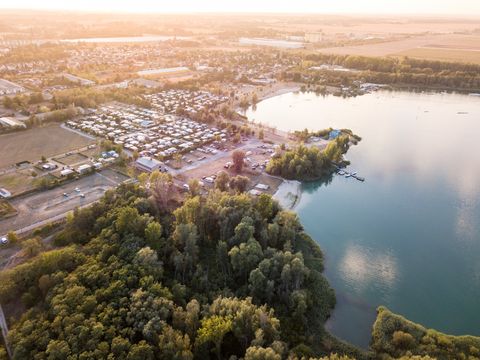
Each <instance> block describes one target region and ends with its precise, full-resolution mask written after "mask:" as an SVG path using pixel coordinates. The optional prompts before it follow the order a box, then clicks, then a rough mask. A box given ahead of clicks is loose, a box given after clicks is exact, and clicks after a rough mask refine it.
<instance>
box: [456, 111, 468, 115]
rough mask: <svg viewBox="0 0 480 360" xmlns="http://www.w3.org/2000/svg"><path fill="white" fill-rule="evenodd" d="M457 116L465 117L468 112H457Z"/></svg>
mask: <svg viewBox="0 0 480 360" xmlns="http://www.w3.org/2000/svg"><path fill="white" fill-rule="evenodd" d="M457 114H458V115H466V114H468V112H467V111H459V112H457Z"/></svg>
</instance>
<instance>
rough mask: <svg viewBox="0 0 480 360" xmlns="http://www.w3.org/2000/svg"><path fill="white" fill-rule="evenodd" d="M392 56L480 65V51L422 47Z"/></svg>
mask: <svg viewBox="0 0 480 360" xmlns="http://www.w3.org/2000/svg"><path fill="white" fill-rule="evenodd" d="M479 41H480V40H479ZM392 55H393V56H408V57H411V58H415V59H428V60H439V61H458V62H464V63H472V64H480V50H457V49H448V48H429V47H421V48H416V49H410V50H406V51H402V52H399V53H396V54H392Z"/></svg>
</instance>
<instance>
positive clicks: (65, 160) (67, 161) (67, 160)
mask: <svg viewBox="0 0 480 360" xmlns="http://www.w3.org/2000/svg"><path fill="white" fill-rule="evenodd" d="M86 159H88V157H87V156H85V155H83V154H79V153H75V154H70V155H66V156H62V157H57V158H55V160H56V161H58V162H60V163H62V164H64V165H69V166H70V165H73V164H77V163H79V162H81V161H85V160H86Z"/></svg>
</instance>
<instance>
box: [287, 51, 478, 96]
mask: <svg viewBox="0 0 480 360" xmlns="http://www.w3.org/2000/svg"><path fill="white" fill-rule="evenodd" d="M304 60H305V63H307V64H310V65H311V64H330V65H338V66H343V67H345V68H348V69H353V70H357V71H352V72H339V71H335V72H333V71H329V70H311V69H310V68H311V66H304V67H302V66H299V67H297V68H295V69H293V70H291V71H289V72H286V73H284V77H285V78H287V79H289V80H296V81H304V82H307V83H311V84H325V83H327V84H331V85H349V84H350V83H351V82H352V81H354V80H361V81H365V82H372V83H380V84H391V85H399V86H412V87H429V88H444V89H451V90H469V91H472V90H475V91H478V90H480V65H476V64H465V63H454V62H443V61H431V60H417V59H412V58H408V57H404V58H393V57H366V56H352V55H327V54H308V55H306V56H305V58H304Z"/></svg>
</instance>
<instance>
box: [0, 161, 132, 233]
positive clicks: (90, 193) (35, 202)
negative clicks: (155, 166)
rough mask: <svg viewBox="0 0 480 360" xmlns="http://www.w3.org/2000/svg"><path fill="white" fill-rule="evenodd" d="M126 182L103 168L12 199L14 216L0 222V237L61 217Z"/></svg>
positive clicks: (121, 176)
mask: <svg viewBox="0 0 480 360" xmlns="http://www.w3.org/2000/svg"><path fill="white" fill-rule="evenodd" d="M127 179H128V177H126V176H124V175H121V174H119V173H117V172H115V171H113V170H110V169H104V170H102V172H99V173H94V174H92V175H89V176H86V177H83V178H80V179H79V180H76V181H73V182H70V183H68V184H65V185H62V186H59V187H57V188H54V189H52V190H47V191H42V192H38V193H34V194H31V195H28V196H25V197H19V198H17V199H14V200H12V201H11V204H12V205H13V206H14V207H15V208H16V209H17V211H18V215H17V216H14V217H12V218H9V219H5V220H1V221H0V235H1V234H6V233H7V232H8V231H10V230H14V231H18V230H28V229H29V228H34V227H35V226H39V225H41V223H42V222H48V221H50V220H51V219H56V218H61V217H62V216H64V215H65V214H66V213H68V212H69V211H71V210H73V209H75V208H76V207H82V206H85V205H88V204H90V203H92V202H95V201H97V200H98V199H100V198H101V197H102V196H103V194H104V193H105V191H107V190H108V189H111V188H113V187H115V186H117V185H118V184H120V183H121V182H123V181H125V180H127Z"/></svg>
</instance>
